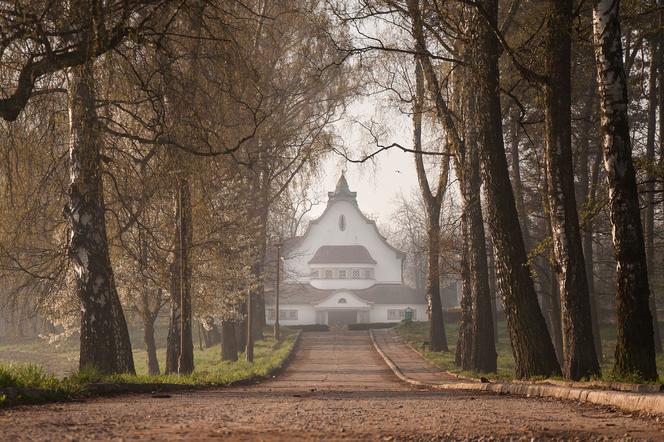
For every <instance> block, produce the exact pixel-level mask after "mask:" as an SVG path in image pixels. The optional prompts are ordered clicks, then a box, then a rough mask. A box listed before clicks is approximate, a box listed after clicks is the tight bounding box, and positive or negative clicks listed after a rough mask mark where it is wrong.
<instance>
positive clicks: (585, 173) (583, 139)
mask: <svg viewBox="0 0 664 442" xmlns="http://www.w3.org/2000/svg"><path fill="white" fill-rule="evenodd" d="M593 85H594V82H593ZM594 96H595V95H594V93H592V91H591V92H590V93H588V94H587V96H586V100H585V103H584V118H586V121H584V123H583V125H582V126H581V131H582V133H581V134H580V135H579V136H580V141H579V148H578V151H579V159H578V161H579V187H578V190H579V191H578V192H577V194H578V198H577V201H578V202H580V204H581V205H580V207H582V208H583V210H584V211H585V213H586V217H585V219H583V222H582V225H583V228H582V231H581V238H582V243H583V257H584V261H585V264H586V277H587V278H588V294H589V295H590V316H591V318H592V327H593V339H594V342H595V353H596V354H597V359H598V360H600V361H601V360H602V358H603V355H602V338H601V335H600V327H599V325H600V324H599V313H598V305H597V294H596V293H595V272H594V265H593V262H594V261H593V260H594V249H593V219H592V214H591V213H590V210H591V206H592V205H593V204H594V201H595V194H596V189H597V180H598V175H599V163H600V161H601V151H599V150H597V155H595V158H594V159H593V163H592V171H591V169H590V162H591V158H590V135H589V134H590V133H592V132H593V125H592V124H590V122H589V121H587V120H588V119H590V118H592V114H593V98H594Z"/></svg>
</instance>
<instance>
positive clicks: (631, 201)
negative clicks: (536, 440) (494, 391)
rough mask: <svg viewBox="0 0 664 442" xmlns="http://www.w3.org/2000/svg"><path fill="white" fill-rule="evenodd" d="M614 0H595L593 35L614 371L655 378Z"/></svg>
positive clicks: (647, 297) (641, 236)
mask: <svg viewBox="0 0 664 442" xmlns="http://www.w3.org/2000/svg"><path fill="white" fill-rule="evenodd" d="M619 4H620V2H619V1H616V0H595V1H594V4H593V36H594V47H595V58H596V60H597V67H598V75H597V77H598V87H599V97H600V116H601V125H602V138H603V139H602V149H603V152H604V167H605V169H606V173H607V183H608V186H609V216H610V220H611V226H612V231H613V250H614V255H615V259H616V264H617V290H616V300H617V315H618V330H617V344H616V356H615V366H614V373H615V374H616V375H618V376H638V377H639V378H642V379H645V380H654V379H657V367H656V365H655V342H654V339H653V327H652V315H651V312H650V306H649V298H650V287H649V284H648V268H647V265H646V254H645V248H644V244H643V228H642V226H641V218H640V214H639V199H638V193H637V187H636V174H635V171H634V164H633V162H632V146H631V140H630V133H629V123H628V120H627V103H628V101H627V81H626V77H625V69H624V66H623V58H622V54H623V51H622V41H621V33H620V18H619V10H618V8H619Z"/></svg>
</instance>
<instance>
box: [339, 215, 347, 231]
mask: <svg viewBox="0 0 664 442" xmlns="http://www.w3.org/2000/svg"><path fill="white" fill-rule="evenodd" d="M339 230H341V231H342V232H343V231H344V230H346V217H345V216H343V215H339Z"/></svg>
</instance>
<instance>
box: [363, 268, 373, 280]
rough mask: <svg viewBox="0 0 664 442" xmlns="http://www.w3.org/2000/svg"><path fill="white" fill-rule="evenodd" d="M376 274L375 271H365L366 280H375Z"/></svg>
mask: <svg viewBox="0 0 664 442" xmlns="http://www.w3.org/2000/svg"><path fill="white" fill-rule="evenodd" d="M373 277H374V272H373V269H364V279H373Z"/></svg>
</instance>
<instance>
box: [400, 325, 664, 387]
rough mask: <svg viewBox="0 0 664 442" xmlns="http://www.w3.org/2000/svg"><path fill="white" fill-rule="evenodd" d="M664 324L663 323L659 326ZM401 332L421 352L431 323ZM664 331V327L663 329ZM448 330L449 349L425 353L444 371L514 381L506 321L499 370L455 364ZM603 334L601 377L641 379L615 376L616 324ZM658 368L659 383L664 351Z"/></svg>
mask: <svg viewBox="0 0 664 442" xmlns="http://www.w3.org/2000/svg"><path fill="white" fill-rule="evenodd" d="M660 327H664V324H662V325H660ZM396 329H397V331H398V333H399V334H400V335H401V336H402V337H403V338H404V339H405V340H406V342H408V343H409V344H410V345H412V346H413V347H414V348H415V349H416V350H418V351H419V352H420V353H421V352H422V343H423V342H424V341H428V333H429V324H428V322H413V323H411V324H410V325H406V324H405V323H401V324H399V326H397V328H396ZM662 330H664V328H662ZM445 332H446V334H447V341H448V344H449V350H450V351H449V352H430V351H426V352H425V353H423V354H424V356H425V357H426V358H427V359H429V360H430V361H432V362H433V363H435V364H436V365H438V366H439V367H440V368H442V369H443V370H447V371H450V372H452V373H456V374H459V375H462V376H469V377H475V378H479V377H480V376H486V377H490V378H491V379H498V380H512V379H514V357H513V356H512V348H511V346H510V343H509V337H508V334H507V324H506V322H505V321H499V322H498V346H497V347H496V350H497V353H498V372H497V373H490V374H487V373H477V372H469V371H464V370H461V369H459V368H458V367H457V366H456V365H455V364H454V354H455V349H456V341H457V337H458V333H459V328H458V324H456V323H454V324H445ZM600 334H601V336H602V348H603V354H604V359H603V360H602V362H601V368H602V378H601V380H604V381H619V382H632V383H635V382H637V381H638V380H637V379H634V378H630V377H628V378H617V377H615V376H613V374H612V369H613V361H614V349H615V345H616V332H615V327H614V326H611V325H603V326H602V327H601V328H600ZM657 368H658V372H659V374H660V379H659V381H658V382H659V383H664V377H663V375H664V354H662V355H658V356H657Z"/></svg>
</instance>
